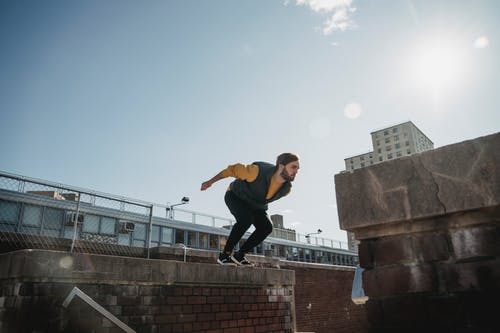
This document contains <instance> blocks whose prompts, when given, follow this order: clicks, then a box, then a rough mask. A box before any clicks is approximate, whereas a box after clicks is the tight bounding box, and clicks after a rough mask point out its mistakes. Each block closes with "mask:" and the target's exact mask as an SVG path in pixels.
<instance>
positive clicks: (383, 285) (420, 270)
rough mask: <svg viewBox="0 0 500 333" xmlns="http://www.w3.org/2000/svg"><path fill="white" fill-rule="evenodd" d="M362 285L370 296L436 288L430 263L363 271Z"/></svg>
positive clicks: (429, 290)
mask: <svg viewBox="0 0 500 333" xmlns="http://www.w3.org/2000/svg"><path fill="white" fill-rule="evenodd" d="M363 286H364V289H365V293H366V294H367V295H369V296H370V297H378V296H391V295H400V294H406V293H417V292H433V291H436V290H437V288H438V284H437V278H436V274H435V272H434V270H433V268H432V267H431V266H430V265H425V264H424V265H411V266H409V265H397V266H388V267H380V268H376V269H372V270H366V271H364V272H363Z"/></svg>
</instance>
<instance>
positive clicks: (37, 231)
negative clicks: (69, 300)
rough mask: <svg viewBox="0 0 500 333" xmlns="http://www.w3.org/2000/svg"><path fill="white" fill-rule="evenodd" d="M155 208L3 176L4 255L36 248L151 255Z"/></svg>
mask: <svg viewBox="0 0 500 333" xmlns="http://www.w3.org/2000/svg"><path fill="white" fill-rule="evenodd" d="M151 224H152V206H151V205H150V204H147V203H142V202H133V201H130V200H125V199H124V198H120V197H112V196H109V195H103V194H100V193H97V192H95V193H93V192H89V191H84V190H81V189H77V188H70V187H67V186H63V185H59V184H55V183H49V182H44V181H37V180H35V179H31V178H30V179H28V178H25V177H19V176H14V175H9V174H3V173H2V174H0V241H1V246H2V250H3V251H5V250H9V249H16V248H17V249H19V248H35V249H57V250H68V251H71V252H91V253H96V254H111V255H124V256H140V257H147V256H148V254H149V253H148V251H147V250H148V248H149V246H148V243H149V239H148V235H149V234H150V233H149V232H148V231H149V229H150V228H151Z"/></svg>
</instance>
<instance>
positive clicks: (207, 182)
mask: <svg viewBox="0 0 500 333" xmlns="http://www.w3.org/2000/svg"><path fill="white" fill-rule="evenodd" d="M210 186H212V183H211V182H210V181H209V180H207V181H206V182H203V183H201V190H202V191H205V190H206V189H207V188H209V187H210Z"/></svg>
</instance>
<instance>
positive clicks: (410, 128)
mask: <svg viewBox="0 0 500 333" xmlns="http://www.w3.org/2000/svg"><path fill="white" fill-rule="evenodd" d="M371 137H372V147H373V151H369V152H367V153H364V154H360V155H355V156H351V157H348V158H346V159H344V161H345V167H346V171H349V172H352V171H354V170H356V169H360V168H364V167H367V166H370V165H373V164H377V163H381V162H384V161H388V160H392V159H395V158H399V157H403V156H409V155H412V154H417V153H421V152H424V151H427V150H431V149H434V143H433V142H432V141H431V140H430V139H429V138H428V137H427V136H426V135H425V134H424V133H423V132H422V131H421V130H420V129H419V128H418V127H417V126H415V124H413V123H412V122H411V121H407V122H405V123H401V124H397V125H394V126H390V127H386V128H383V129H380V130H377V131H374V132H372V133H371Z"/></svg>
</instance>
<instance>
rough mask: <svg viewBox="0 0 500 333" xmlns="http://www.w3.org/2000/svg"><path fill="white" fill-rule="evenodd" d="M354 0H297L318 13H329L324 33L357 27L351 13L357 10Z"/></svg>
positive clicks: (301, 4) (300, 4)
mask: <svg viewBox="0 0 500 333" xmlns="http://www.w3.org/2000/svg"><path fill="white" fill-rule="evenodd" d="M352 2H353V0H297V6H307V7H309V8H310V9H311V10H313V11H314V12H316V13H319V14H322V15H329V18H328V19H327V20H326V21H325V22H323V34H325V35H329V34H331V33H332V32H334V31H337V30H340V31H344V30H347V29H351V28H354V27H355V24H354V22H353V21H352V20H351V14H352V13H353V12H355V11H356V8H355V7H353V6H352Z"/></svg>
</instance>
